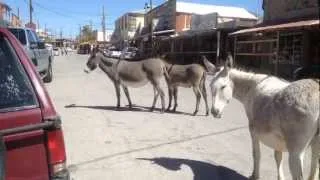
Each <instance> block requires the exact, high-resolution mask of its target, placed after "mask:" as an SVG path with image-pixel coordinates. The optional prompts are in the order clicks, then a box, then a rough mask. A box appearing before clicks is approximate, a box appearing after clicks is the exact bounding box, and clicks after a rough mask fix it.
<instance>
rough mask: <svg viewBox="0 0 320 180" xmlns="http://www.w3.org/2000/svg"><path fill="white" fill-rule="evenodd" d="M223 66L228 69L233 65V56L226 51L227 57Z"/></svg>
mask: <svg viewBox="0 0 320 180" xmlns="http://www.w3.org/2000/svg"><path fill="white" fill-rule="evenodd" d="M224 67H225V69H230V68H232V67H233V57H232V55H231V53H230V52H228V57H227V59H226V62H225V64H224Z"/></svg>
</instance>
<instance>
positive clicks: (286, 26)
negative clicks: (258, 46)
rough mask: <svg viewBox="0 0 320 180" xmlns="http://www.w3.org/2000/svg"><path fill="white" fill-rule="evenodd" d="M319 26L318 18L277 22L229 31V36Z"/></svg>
mask: <svg viewBox="0 0 320 180" xmlns="http://www.w3.org/2000/svg"><path fill="white" fill-rule="evenodd" d="M316 26H317V27H319V19H317V20H305V21H297V22H291V23H285V24H278V25H272V26H263V27H256V28H250V29H243V30H239V31H236V32H233V33H230V34H229V35H230V36H234V35H241V34H249V33H253V32H266V31H269V32H270V31H271V32H272V31H278V30H289V29H304V28H312V27H316Z"/></svg>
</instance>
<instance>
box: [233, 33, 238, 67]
mask: <svg viewBox="0 0 320 180" xmlns="http://www.w3.org/2000/svg"><path fill="white" fill-rule="evenodd" d="M236 57H237V36H235V37H234V44H233V64H234V65H235V64H236Z"/></svg>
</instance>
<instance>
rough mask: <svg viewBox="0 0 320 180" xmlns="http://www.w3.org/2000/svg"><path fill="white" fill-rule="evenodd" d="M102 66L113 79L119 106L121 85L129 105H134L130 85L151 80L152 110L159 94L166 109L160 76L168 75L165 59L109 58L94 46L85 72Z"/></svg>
mask: <svg viewBox="0 0 320 180" xmlns="http://www.w3.org/2000/svg"><path fill="white" fill-rule="evenodd" d="M97 66H99V67H100V69H101V70H102V71H104V72H105V73H106V74H107V76H108V77H109V78H110V79H111V80H112V82H113V84H114V87H115V90H116V95H117V108H119V107H120V86H122V88H123V91H124V93H125V95H126V97H127V99H128V102H129V107H130V108H131V107H132V102H131V99H130V95H129V91H128V86H131V87H141V86H144V85H146V84H147V83H148V82H150V83H151V84H152V85H153V89H154V99H153V103H152V107H151V111H153V110H154V107H155V104H156V102H157V99H158V96H159V95H160V97H161V104H162V109H161V112H162V113H163V112H164V109H165V100H164V92H163V90H162V89H161V87H160V78H161V77H162V76H163V75H166V74H167V72H166V68H165V65H164V63H163V61H162V60H161V59H159V58H150V59H145V60H142V61H135V62H130V61H126V60H120V59H112V58H107V57H106V56H105V55H104V54H103V52H102V51H100V50H99V48H94V49H93V51H92V53H91V55H90V57H89V59H88V62H87V67H88V68H89V70H86V69H85V72H87V73H89V72H90V71H93V70H95V69H96V68H97Z"/></svg>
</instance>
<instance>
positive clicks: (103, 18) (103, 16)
mask: <svg viewBox="0 0 320 180" xmlns="http://www.w3.org/2000/svg"><path fill="white" fill-rule="evenodd" d="M102 34H103V42H105V41H106V17H105V14H104V6H102Z"/></svg>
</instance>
